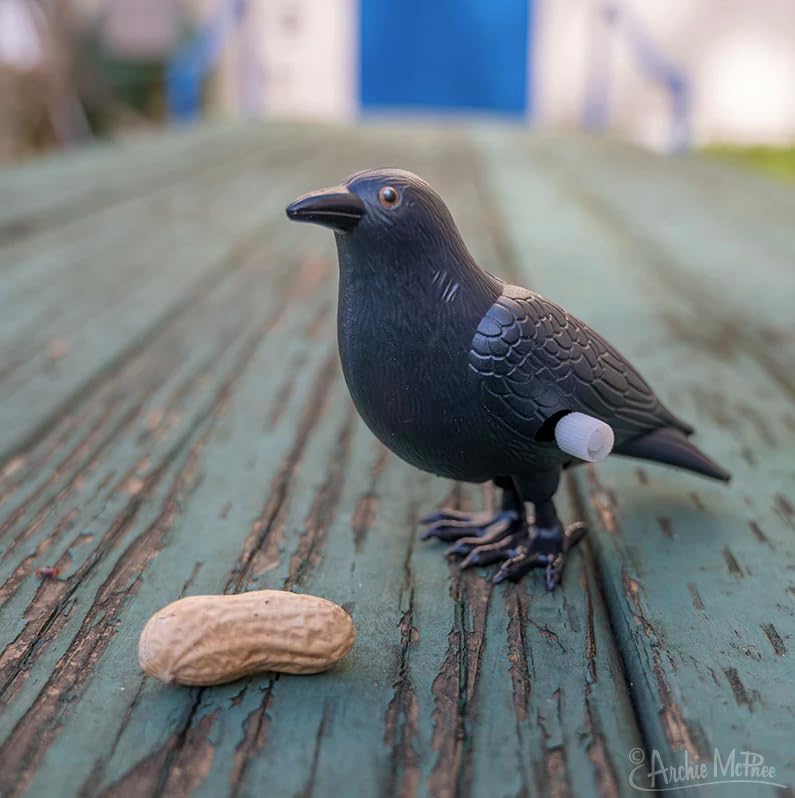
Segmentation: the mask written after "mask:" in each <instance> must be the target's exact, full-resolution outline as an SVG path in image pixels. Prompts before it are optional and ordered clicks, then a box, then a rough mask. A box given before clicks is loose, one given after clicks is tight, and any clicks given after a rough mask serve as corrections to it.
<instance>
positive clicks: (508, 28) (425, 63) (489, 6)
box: [359, 0, 532, 114]
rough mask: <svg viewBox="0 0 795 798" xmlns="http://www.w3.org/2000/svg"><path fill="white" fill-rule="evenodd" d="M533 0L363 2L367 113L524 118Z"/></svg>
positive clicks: (363, 93)
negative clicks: (427, 112) (481, 114)
mask: <svg viewBox="0 0 795 798" xmlns="http://www.w3.org/2000/svg"><path fill="white" fill-rule="evenodd" d="M531 2H532V0H360V15H359V18H360V22H361V31H360V35H361V59H360V70H361V74H360V91H361V103H362V107H363V108H364V109H365V110H373V109H378V108H382V109H396V108H402V109H406V110H408V109H418V108H423V109H440V110H458V111H469V110H471V111H487V112H495V113H502V114H527V113H529V111H530V107H529V105H530V98H529V96H528V90H527V64H528V58H529V57H530V56H529V53H528V49H529V44H528V39H529V30H528V29H529V21H530V3H531Z"/></svg>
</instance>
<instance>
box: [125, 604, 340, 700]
mask: <svg viewBox="0 0 795 798" xmlns="http://www.w3.org/2000/svg"><path fill="white" fill-rule="evenodd" d="M354 637H355V632H354V628H353V622H352V621H351V619H350V616H349V615H348V613H346V612H345V610H343V609H342V607H339V606H337V605H336V604H334V603H333V602H331V601H328V600H326V599H324V598H319V597H318V596H307V595H304V594H301V593H289V592H287V591H284V590H255V591H251V592H249V593H239V594H237V595H233V596H189V597H188V598H183V599H180V600H179V601H175V602H173V603H171V604H169V605H168V606H166V607H163V609H161V610H158V611H157V612H156V613H155V614H154V615H153V616H152V617H151V618H150V619H149V620H148V621H147V623H146V626H144V629H143V631H142V632H141V637H140V639H139V641H138V662H139V663H140V665H141V668H142V669H143V670H144V672H145V673H147V674H149V675H150V676H154V677H155V678H156V679H160V680H161V681H163V682H177V683H178V684H186V685H201V686H208V685H213V684H222V683H223V682H231V681H234V680H235V679H240V678H241V677H243V676H249V675H251V674H253V673H258V672H260V671H281V672H283V673H318V672H319V671H323V670H326V669H327V668H329V667H331V666H332V665H333V664H334V663H335V662H337V661H338V660H339V659H341V658H342V657H344V656H345V654H347V653H348V651H350V649H351V646H353V641H354Z"/></svg>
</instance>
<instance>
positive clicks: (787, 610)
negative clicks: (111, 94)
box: [0, 124, 795, 798]
mask: <svg viewBox="0 0 795 798" xmlns="http://www.w3.org/2000/svg"><path fill="white" fill-rule="evenodd" d="M390 163H391V164H395V165H400V166H403V167H405V168H408V169H411V170H413V171H416V172H418V173H420V174H422V175H423V176H424V177H427V179H428V180H429V181H430V182H431V183H432V184H434V185H435V186H437V187H438V189H439V190H440V192H441V193H442V194H443V195H444V196H445V198H446V199H448V201H449V204H450V206H451V210H452V211H453V213H454V215H455V216H456V219H457V220H458V221H459V223H460V226H461V228H462V232H463V233H464V236H465V238H466V239H467V241H468V242H469V243H470V245H471V248H472V250H473V252H474V254H475V255H476V257H477V258H478V259H479V260H480V262H481V263H482V264H483V265H484V266H486V267H487V268H489V269H490V270H491V271H493V272H495V273H497V274H503V275H506V276H510V277H511V278H512V279H516V280H518V281H520V282H522V283H523V284H525V285H527V286H528V287H531V288H534V289H537V290H540V291H542V292H545V293H548V294H549V295H550V296H551V297H552V298H554V299H558V300H560V301H562V302H564V303H565V304H567V305H568V306H569V307H570V308H571V309H572V310H573V311H575V312H576V313H578V315H580V316H582V317H583V318H584V319H585V320H587V321H589V322H592V323H593V324H594V325H595V326H596V327H597V329H599V330H600V331H601V332H603V333H604V334H606V335H607V336H608V337H609V338H611V339H612V340H613V341H614V343H616V344H617V345H618V346H619V348H620V349H622V351H624V352H625V353H626V354H627V355H629V356H630V358H632V359H633V361H636V362H637V365H638V366H639V367H640V368H641V370H642V371H643V373H644V374H645V375H646V376H647V377H648V378H649V379H650V381H651V382H652V384H653V385H654V386H655V387H656V388H657V389H658V390H659V392H660V393H661V395H662V396H663V397H664V399H666V400H667V401H668V402H669V403H670V405H671V406H672V409H674V410H675V411H678V412H681V413H682V414H683V415H684V416H686V417H688V418H689V419H690V420H692V421H693V422H694V423H695V424H696V426H697V427H698V428H699V443H700V444H703V445H704V447H705V448H706V449H707V450H708V451H710V453H712V454H714V455H715V456H716V457H717V458H719V459H721V460H722V461H723V462H725V463H726V464H727V465H728V466H729V467H730V468H731V469H732V470H733V471H734V472H735V474H736V480H735V483H733V485H732V486H731V487H730V488H728V489H725V488H722V487H720V486H713V485H711V484H709V483H707V482H705V481H703V480H699V479H697V478H695V477H685V476H683V475H679V474H677V473H676V472H673V471H671V470H665V469H662V468H652V467H646V466H643V465H639V464H633V463H631V462H628V461H624V462H615V463H614V462H613V461H610V462H608V463H606V464H603V465H600V466H599V467H598V468H595V469H590V470H587V471H583V472H582V473H581V474H579V475H578V476H577V477H576V478H575V479H574V480H571V481H570V482H569V484H568V485H567V486H566V488H565V489H564V490H563V491H561V506H560V509H561V514H562V516H563V517H564V518H565V519H567V520H568V519H573V518H575V517H577V516H584V517H585V518H586V519H587V520H588V522H589V524H590V526H591V535H590V540H589V542H588V544H587V545H585V546H583V547H581V550H580V551H579V552H577V554H576V555H575V556H574V558H573V559H572V563H571V565H570V567H569V570H568V571H567V573H566V577H565V583H564V587H563V589H561V590H559V591H557V592H555V593H553V594H548V593H546V592H545V591H544V590H543V588H542V585H541V583H540V581H541V580H539V579H535V578H533V577H532V576H531V577H530V578H528V579H525V580H524V581H522V582H521V583H520V584H518V585H500V586H497V587H494V586H492V585H491V584H490V582H489V581H488V580H487V576H488V573H487V572H486V571H482V572H477V571H475V572H467V573H466V574H461V573H460V572H459V571H458V570H457V569H456V568H455V567H453V566H452V565H451V564H450V563H448V562H447V561H445V559H444V557H443V554H442V549H441V547H437V546H434V545H430V544H423V543H420V542H419V541H418V539H417V535H418V526H417V519H418V518H419V516H420V515H422V513H424V512H426V511H428V510H429V509H432V508H433V507H434V506H436V505H438V504H441V503H443V502H452V503H454V504H457V505H458V506H462V507H466V506H473V507H477V506H490V505H493V503H494V501H495V498H496V497H495V495H494V492H493V491H492V490H491V489H489V488H482V487H478V486H460V485H453V484H451V483H448V482H445V481H442V480H438V479H433V478H430V477H428V476H427V475H425V474H422V473H420V472H417V471H416V470H414V469H412V468H410V467H408V466H407V465H405V464H403V463H401V462H400V461H398V460H397V459H396V458H395V457H394V456H392V455H391V454H389V453H388V452H386V451H385V450H384V449H383V448H382V447H381V446H379V445H378V444H377V443H376V442H375V441H374V439H373V437H372V436H371V434H370V433H369V432H368V431H367V429H366V428H365V427H364V425H363V424H362V422H361V421H360V420H359V418H358V417H357V415H356V414H355V412H354V410H353V407H352V405H351V403H350V400H349V398H348V395H347V391H346V389H345V386H344V384H343V381H342V376H341V373H340V370H339V365H338V360H337V354H336V341H335V332H334V328H335V318H334V317H335V302H336V297H335V294H336V266H335V263H334V252H333V245H332V241H331V239H330V236H329V235H328V233H326V232H324V231H321V230H315V229H310V228H306V227H299V226H297V225H290V224H289V223H287V221H286V220H285V219H284V218H283V207H284V205H285V204H286V203H287V202H288V201H289V200H290V199H292V198H293V197H294V196H295V195H297V194H299V193H301V192H303V191H305V190H308V189H310V188H314V187H317V186H318V185H323V184H333V183H336V182H338V181H339V180H340V179H341V178H342V177H344V176H345V175H346V174H348V173H350V172H352V171H354V170H356V169H359V168H362V167H364V166H374V165H383V164H390ZM667 164H668V162H662V161H658V160H657V159H653V158H650V157H647V156H642V155H640V154H638V153H636V152H634V151H627V152H626V153H624V150H623V148H620V147H618V146H616V145H606V144H605V145H599V144H596V143H592V142H588V141H579V140H573V141H564V142H561V143H557V142H554V141H547V140H543V139H531V138H529V137H528V136H527V134H526V133H525V132H524V131H520V130H498V129H478V130H458V131H455V130H452V129H449V128H448V129H436V128H428V127H426V128H413V127H411V126H405V125H396V124H395V125H389V126H386V125H385V126H371V127H365V128H358V129H344V128H331V127H326V128H319V127H309V126H307V127H295V126H292V127H291V126H272V127H264V126H259V125H245V126H226V127H224V126H221V127H217V128H212V127H210V128H205V129H199V130H197V131H195V132H194V133H191V134H179V135H173V136H163V137H157V138H154V139H149V140H147V139H144V140H142V141H138V142H133V143H129V144H124V145H123V146H120V147H116V148H114V147H107V148H103V149H101V150H99V151H88V152H83V153H80V154H79V155H77V156H74V157H67V158H63V159H55V160H51V161H44V162H41V163H38V164H31V165H27V166H25V167H22V168H20V169H15V170H10V171H7V172H6V173H3V174H0V198H6V199H8V200H9V202H0V209H2V210H0V309H1V310H2V313H1V314H0V386H2V388H3V391H4V393H3V396H4V401H3V404H2V407H0V422H2V423H0V647H2V650H1V651H0V794H1V795H3V796H6V795H7V796H21V795H29V796H45V795H62V796H72V795H74V796H98V795H107V796H123V797H128V796H129V797H133V796H134V797H135V798H138V796H161V795H167V796H180V795H184V796H188V795H195V796H208V797H209V796H213V798H214V797H215V796H241V797H245V796H251V798H255V797H256V798H259V797H260V796H263V795H266V796H268V798H281V796H296V795H300V796H327V795H341V796H345V795H379V796H380V795H385V796H407V797H408V796H415V795H417V796H434V798H436V797H439V798H444V797H445V796H453V795H463V796H473V797H474V798H478V797H479V796H515V795H521V796H533V795H554V796H569V795H571V796H591V795H600V796H617V795H630V794H632V792H633V791H632V789H631V787H630V785H629V783H628V774H629V771H630V769H631V767H630V763H629V760H628V754H629V752H630V751H631V750H632V749H634V748H639V749H641V750H646V751H647V753H648V751H649V749H650V748H651V747H657V748H659V749H660V750H663V751H666V752H668V753H669V754H670V755H671V756H673V755H674V754H675V753H676V752H680V751H681V750H682V749H686V750H688V751H689V752H690V753H691V754H693V755H694V756H699V757H704V756H706V755H707V754H708V753H709V752H710V751H711V748H712V746H714V745H719V746H721V748H727V749H730V748H732V747H736V748H737V749H738V750H739V749H741V748H742V747H750V748H751V749H752V750H755V751H760V752H762V753H764V754H765V756H766V757H767V758H768V760H769V762H770V764H773V765H774V766H775V767H776V768H777V770H778V775H779V777H780V778H781V779H782V780H784V781H785V782H786V783H787V784H790V783H793V782H795V764H793V760H792V751H791V746H790V745H789V741H790V740H791V738H792V732H793V727H795V719H793V714H795V713H793V703H794V702H793V698H792V687H791V685H792V660H791V652H792V648H793V645H795V644H793V642H792V640H793V632H794V631H795V630H794V629H793V617H792V606H793V605H792V600H793V595H795V586H793V583H792V578H791V574H792V566H793V559H792V556H793V540H795V538H794V537H793V531H795V530H794V529H793V526H795V511H793V505H794V504H795V500H793V498H792V477H793V474H792V463H793V460H792V451H793V447H792V444H793V437H794V436H795V414H793V411H792V391H791V389H790V388H789V387H788V385H787V379H786V370H785V368H784V366H785V364H786V362H787V360H786V358H787V357H789V355H788V354H787V352H786V351H785V346H784V345H783V344H782V346H780V347H778V350H779V351H777V352H776V353H775V354H771V355H769V357H767V358H761V357H759V356H758V352H759V349H760V346H761V344H760V342H761V341H762V340H763V339H764V337H765V336H766V335H768V334H769V333H770V330H774V331H775V334H776V335H779V336H783V337H786V336H787V335H788V328H787V324H788V323H789V322H790V321H791V315H790V316H789V317H785V318H782V319H781V320H780V323H779V322H778V321H776V322H771V323H770V324H769V325H768V324H767V323H766V322H765V321H764V320H763V319H760V318H759V317H758V314H754V313H752V312H751V307H750V305H748V306H747V307H746V308H745V310H743V303H742V302H741V299H742V292H743V290H747V289H748V285H749V283H748V279H749V278H748V275H747V274H744V275H742V277H741V278H740V277H738V281H737V282H736V283H734V282H733V283H732V284H731V286H729V287H728V288H726V286H727V284H728V283H730V282H731V278H732V275H733V274H734V272H735V270H736V269H737V268H739V260H737V259H735V260H727V259H726V258H723V259H718V260H716V261H711V260H710V259H709V257H708V254H709V252H710V247H711V246H715V247H723V248H724V249H723V250H721V251H726V250H731V251H732V252H735V250H734V249H732V246H731V245H730V244H729V243H727V241H726V240H721V241H717V242H714V241H713V239H716V238H720V234H721V231H725V230H726V229H727V228H728V229H729V230H730V235H731V236H732V238H731V241H732V242H735V241H736V242H738V243H737V244H736V246H737V247H742V249H740V250H737V251H740V252H742V253H745V252H748V253H754V252H757V253H762V254H760V255H759V260H760V263H762V262H763V264H764V269H765V271H764V275H763V276H761V277H759V278H758V279H759V290H760V291H767V292H768V293H769V294H770V297H769V301H770V302H771V307H775V308H777V309H778V310H779V311H781V312H783V307H784V304H785V302H784V299H783V298H782V296H781V295H780V294H777V292H776V287H775V286H776V285H781V286H783V285H785V284H788V283H787V282H786V281H788V280H790V279H791V275H790V274H784V273H783V272H784V271H785V268H784V261H785V260H786V257H787V254H788V253H791V252H792V250H793V249H795V243H794V242H793V238H792V232H791V230H788V229H786V218H787V217H786V213H785V212H784V210H782V208H784V207H785V206H786V204H787V203H795V200H791V198H790V197H789V195H787V194H786V193H785V192H783V190H782V189H781V188H780V187H776V188H775V189H771V190H770V194H769V196H770V197H774V196H775V197H778V196H779V195H781V197H780V199H777V200H776V205H775V207H776V208H777V209H778V210H777V211H776V212H775V213H771V214H760V213H759V212H758V211H753V210H752V211H749V216H748V217H746V216H744V215H743V213H742V208H743V199H742V196H741V192H740V190H739V189H737V188H734V189H732V190H731V191H730V190H729V188H728V187H729V186H735V182H734V181H737V180H741V179H742V178H739V177H737V176H736V174H737V173H735V172H732V171H731V170H721V169H719V168H716V167H714V166H712V165H710V166H709V167H708V168H703V167H702V166H700V165H698V164H694V165H693V168H692V170H691V168H690V165H689V164H688V163H687V162H683V163H678V164H676V166H675V168H669V166H668V165H667ZM600 169H601V172H600ZM611 175H614V176H616V177H615V179H611V177H610V176H611ZM715 175H717V176H715ZM619 176H620V179H619ZM711 180H718V181H722V182H721V185H723V186H724V187H725V188H724V190H723V191H722V192H721V197H720V198H718V199H716V201H715V203H714V204H712V205H709V207H707V208H704V207H702V203H704V202H706V199H705V196H707V195H708V194H709V185H710V181H711ZM760 185H761V187H760V188H759V191H760V192H762V193H764V191H765V189H764V186H765V185H766V184H765V183H763V182H761V181H760ZM48 186H51V187H52V188H51V190H49V189H48V190H45V189H47V187H48ZM655 186H660V187H663V188H664V192H665V198H666V206H665V207H666V209H667V210H666V211H665V213H666V218H668V217H669V216H670V218H671V219H673V220H674V221H672V222H671V223H670V225H668V226H667V227H664V229H660V228H659V227H658V225H657V224H656V221H655V220H656V217H655V214H657V213H658V208H657V204H656V201H652V199H649V197H648V196H647V193H644V192H649V191H653V190H654V187H655ZM663 188H661V189H660V191H662V190H663ZM790 207H792V206H790ZM688 209H689V215H688ZM685 224H686V225H687V226H686V230H687V234H686V235H685V234H681V235H680V234H679V233H677V234H676V235H674V233H672V232H671V231H672V230H673V231H674V232H676V230H677V229H679V228H678V227H677V226H678V225H685ZM760 231H761V232H760ZM680 232H681V231H680ZM727 235H728V233H727ZM696 244H698V246H696ZM660 251H664V252H665V255H664V256H662V257H663V260H661V255H660ZM716 251H717V250H716ZM737 257H738V258H739V256H737ZM669 262H670V263H671V264H672V265H671V266H670V269H669V268H668V265H667V264H668V263H669ZM674 269H675V274H674V276H671V274H669V271H671V272H673V270H674ZM779 271H781V272H782V274H781V275H779V277H780V280H781V281H783V282H780V283H776V282H775V279H774V278H775V276H776V275H777V274H778V272H779ZM691 278H692V282H693V285H694V290H693V291H692V292H687V291H684V292H683V291H682V290H681V286H682V285H684V284H689V282H688V281H689V280H690V279H691ZM777 279H778V278H777ZM743 280H745V281H746V282H743ZM724 289H725V290H724ZM704 297H706V298H708V299H709V300H710V302H709V307H708V312H705V311H704V310H703V307H702V303H703V301H704ZM743 313H745V315H743ZM726 331H730V334H727V332H726ZM54 341H55V342H59V345H57V346H53V342H54ZM44 566H50V567H57V568H58V569H59V570H58V574H57V576H56V577H55V578H39V577H37V576H36V574H35V571H36V569H37V568H41V567H44ZM256 588H287V589H291V590H297V591H300V592H309V593H313V594H317V595H321V596H325V597H327V598H329V599H331V600H333V601H335V602H337V603H339V604H341V605H343V606H345V608H346V609H347V610H348V611H349V612H350V613H351V615H352V617H353V619H354V622H355V625H356V629H357V642H356V645H355V647H354V649H353V651H352V652H351V654H350V655H349V656H348V657H346V658H345V659H344V660H343V661H342V663H340V665H338V666H337V667H335V668H334V669H333V670H331V671H330V672H328V673H324V674H320V675H318V676H312V677H297V676H295V677H294V676H286V675H282V676H276V675H268V674H265V675H263V676H262V677H258V678H254V679H250V680H245V681H240V682H236V683H234V684H231V685H226V686H222V687H214V688H206V689H184V688H182V689H181V688H174V687H168V686H165V685H162V684H158V683H156V682H155V681H153V680H151V679H147V678H144V677H143V676H142V674H141V673H140V672H139V670H138V666H137V662H136V645H137V639H138V634H139V632H140V630H141V628H142V627H143V624H144V623H145V621H146V619H147V618H148V617H149V616H150V615H151V614H152V613H153V612H154V611H155V610H157V609H158V608H159V607H161V606H163V605H165V604H167V603H168V602H170V601H172V600H174V599H176V598H179V597H180V596H183V595H195V594H202V593H223V592H226V593H235V592H240V591H243V590H250V589H256Z"/></svg>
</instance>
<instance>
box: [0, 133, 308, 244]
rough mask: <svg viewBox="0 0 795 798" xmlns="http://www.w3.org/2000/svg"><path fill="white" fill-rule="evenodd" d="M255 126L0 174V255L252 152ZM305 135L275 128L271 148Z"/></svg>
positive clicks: (150, 140) (134, 142) (125, 143)
mask: <svg viewBox="0 0 795 798" xmlns="http://www.w3.org/2000/svg"><path fill="white" fill-rule="evenodd" d="M258 135H259V126H258V125H256V124H253V123H252V124H248V125H241V124H238V125H233V126H232V125H229V124H216V125H212V126H209V125H208V126H207V127H206V128H202V129H201V130H198V131H192V132H191V133H190V134H185V133H182V134H180V133H174V132H171V133H168V134H163V133H160V134H150V135H141V136H133V137H130V138H122V139H120V140H119V141H116V142H114V143H113V144H106V145H104V146H101V147H93V148H85V149H82V150H76V151H70V152H68V153H65V154H59V155H55V156H50V157H46V158H42V159H38V160H35V161H31V162H28V163H24V164H22V165H20V166H12V167H7V168H4V169H3V170H0V247H2V246H3V245H6V244H8V243H13V242H15V241H19V240H24V239H26V238H28V237H29V236H34V235H36V234H39V233H41V232H44V231H46V230H50V229H57V228H59V227H61V226H63V225H65V224H68V223H69V222H71V221H72V220H74V219H77V218H80V217H82V216H84V215H86V214H87V213H92V212H95V211H99V210H102V209H104V208H107V207H109V206H114V205H116V204H119V203H124V202H125V201H127V200H129V199H130V198H132V197H135V196H140V195H142V194H146V193H148V192H149V191H151V190H152V189H153V188H156V187H158V186H164V185H168V184H172V183H175V182H180V181H182V180H185V179H189V178H190V177H191V176H192V175H194V174H195V173H196V172H202V171H206V170H208V169H213V168H214V167H215V166H216V165H217V164H219V163H223V162H224V161H228V160H234V158H235V156H236V155H238V154H239V153H240V152H241V151H244V152H245V151H247V150H251V149H252V148H253V147H254V146H255V143H256V140H257V137H258ZM303 135H310V136H311V135H313V131H312V129H311V128H304V127H299V128H296V127H294V126H274V129H273V132H272V133H271V136H270V138H271V140H272V141H279V140H281V141H282V143H287V142H288V141H293V142H295V141H298V140H300V138H301V137H302V136H303Z"/></svg>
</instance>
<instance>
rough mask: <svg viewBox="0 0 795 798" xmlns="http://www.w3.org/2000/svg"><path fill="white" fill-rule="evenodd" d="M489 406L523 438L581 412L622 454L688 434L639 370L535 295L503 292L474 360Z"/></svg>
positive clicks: (478, 337) (511, 289)
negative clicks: (653, 435) (628, 443)
mask: <svg viewBox="0 0 795 798" xmlns="http://www.w3.org/2000/svg"><path fill="white" fill-rule="evenodd" d="M469 365H470V368H471V369H472V370H473V371H474V372H475V373H476V374H477V375H478V376H479V377H480V378H481V391H482V393H481V397H482V400H483V403H484V405H485V406H486V407H487V408H488V409H489V410H490V411H491V412H492V413H493V414H494V415H495V416H496V417H497V418H498V419H499V420H500V421H502V422H503V423H504V424H507V425H508V426H509V427H510V428H511V429H513V430H515V431H516V432H518V433H520V434H522V435H523V436H535V435H536V434H537V433H538V431H539V429H540V428H541V426H542V425H543V423H544V421H546V420H547V419H550V418H552V417H554V416H555V414H557V413H560V412H562V411H578V412H580V413H587V414H588V415H591V416H594V417H595V418H599V419H601V420H603V421H604V422H606V423H607V424H609V425H610V426H611V427H612V428H613V430H614V432H615V435H616V445H617V447H618V446H620V444H621V443H622V442H623V441H625V440H629V439H631V438H635V437H636V436H638V435H641V434H643V433H644V432H647V431H649V430H652V429H656V428H660V427H675V428H677V429H680V430H682V431H683V432H685V433H689V432H691V431H692V430H691V428H690V427H688V425H687V424H685V423H684V422H682V421H680V420H679V419H677V418H676V417H675V416H674V415H673V414H672V413H670V412H669V411H668V410H666V409H665V407H663V405H662V404H661V403H660V401H659V400H658V399H657V397H656V396H655V394H654V392H653V391H652V389H651V388H650V387H649V386H648V385H647V383H646V382H645V380H644V379H643V378H642V377H641V376H640V375H639V374H638V373H637V371H635V369H634V368H633V367H632V366H631V365H630V364H629V363H628V362H627V361H626V360H625V359H624V358H623V357H622V356H621V355H620V354H619V353H618V352H617V351H616V350H615V349H613V347H612V346H610V344H608V343H607V341H605V340H604V339H603V338H602V337H601V336H600V335H598V334H597V333H595V332H594V331H593V330H592V329H591V328H590V327H588V325H587V324H585V323H584V322H582V321H580V320H579V319H577V318H576V317H574V316H572V315H571V314H570V313H567V312H566V311H565V310H564V309H563V308H561V307H559V306H558V305H556V304H555V303H554V302H550V301H549V300H547V299H544V297H542V296H540V295H539V294H536V293H534V292H532V291H528V290H526V289H523V288H516V287H515V286H505V287H504V289H503V294H502V296H501V297H499V299H497V301H496V302H495V303H494V304H493V305H492V306H491V308H489V310H488V311H487V312H486V315H485V316H484V317H483V319H482V321H481V322H480V324H479V325H478V329H477V332H476V333H475V336H474V338H473V340H472V347H471V350H470V353H469Z"/></svg>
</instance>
